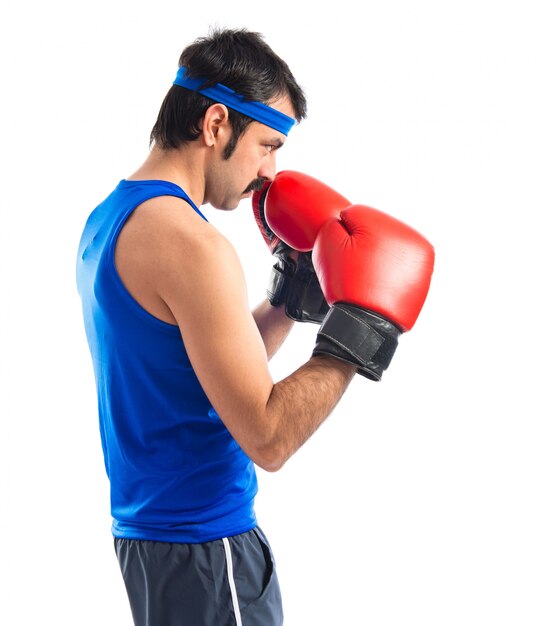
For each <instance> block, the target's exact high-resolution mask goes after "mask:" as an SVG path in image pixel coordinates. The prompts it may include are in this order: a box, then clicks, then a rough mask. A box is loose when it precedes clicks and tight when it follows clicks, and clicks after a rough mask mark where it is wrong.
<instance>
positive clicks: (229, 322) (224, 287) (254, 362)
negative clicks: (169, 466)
mask: <svg viewBox="0 0 539 626" xmlns="http://www.w3.org/2000/svg"><path fill="white" fill-rule="evenodd" d="M175 200H176V199H160V200H159V201H155V202H153V203H151V204H149V206H146V208H145V209H143V210H142V211H139V210H137V212H138V213H139V215H138V218H137V220H136V221H134V222H133V224H131V225H129V224H128V225H126V226H127V227H128V232H127V233H125V234H128V235H129V238H128V237H126V238H125V243H126V246H125V248H124V251H123V253H122V255H121V257H122V258H121V260H122V263H120V265H121V267H124V268H125V267H129V264H130V262H131V261H130V257H131V256H132V255H136V272H134V273H133V277H134V279H133V280H134V283H133V284H132V285H131V287H132V289H133V290H134V291H133V292H134V293H137V294H138V296H137V297H138V298H139V301H144V298H145V296H148V297H147V299H146V301H147V302H152V303H159V302H161V303H162V305H163V307H165V309H164V310H165V311H166V312H168V314H169V315H170V316H171V319H172V320H175V321H176V323H177V324H178V326H179V329H180V332H181V334H182V338H183V341H184V343H185V347H186V350H187V353H188V355H189V358H190V360H191V363H192V365H193V368H194V370H195V372H196V375H197V378H198V379H199V381H200V384H201V385H202V387H203V389H204V391H205V392H206V394H207V396H208V398H209V400H210V402H211V403H212V406H213V407H214V408H215V410H216V411H217V413H218V414H219V416H220V418H221V419H222V421H223V423H224V424H225V425H226V427H227V428H228V430H229V431H230V433H231V434H232V436H233V437H234V438H235V439H236V441H237V442H238V444H239V445H240V446H241V447H242V448H243V450H244V451H245V453H246V454H247V455H248V456H250V457H251V459H252V460H253V461H254V462H255V463H256V464H257V465H259V466H260V467H262V468H264V469H266V470H268V471H275V470H277V469H279V468H280V467H281V466H282V465H283V463H285V462H286V461H287V459H289V458H290V456H292V454H294V453H295V452H296V451H297V450H298V448H299V447H300V446H301V445H302V444H303V443H304V442H305V441H306V440H307V439H308V438H309V437H310V436H311V435H312V434H313V432H314V431H315V430H316V429H317V428H318V427H319V426H320V424H321V423H322V422H323V421H324V420H325V419H326V417H327V416H328V415H329V413H330V412H331V411H332V410H333V408H334V406H335V405H336V403H337V402H338V401H339V399H340V397H341V396H342V393H343V392H344V390H345V389H346V387H347V386H348V384H349V382H350V380H351V379H352V377H353V376H354V372H355V369H354V367H353V366H351V365H349V364H348V363H344V362H341V361H339V360H336V359H333V358H332V357H319V356H317V357H313V358H311V359H310V360H309V361H308V362H307V363H305V364H304V365H303V366H302V367H300V368H299V369H298V370H297V371H296V372H294V373H293V374H291V375H290V376H288V377H287V378H285V379H284V380H282V381H280V382H277V383H276V384H275V383H274V381H273V380H272V377H271V374H270V371H269V367H268V352H269V353H270V354H271V353H272V352H273V351H274V350H275V349H276V347H277V346H278V345H279V344H280V342H281V341H282V339H283V337H284V336H285V334H286V332H287V330H288V329H289V327H290V325H291V322H290V321H289V320H287V319H286V317H285V316H284V315H283V312H282V311H279V309H276V310H275V311H271V310H270V309H269V308H265V307H266V305H263V306H264V308H265V310H264V309H263V310H262V313H263V314H262V315H260V314H259V315H257V316H256V317H257V321H258V322H259V323H260V324H261V327H262V334H261V332H260V330H259V328H258V327H257V323H256V322H255V317H254V316H253V314H252V312H251V310H250V308H249V304H248V298H247V288H246V284H245V278H244V275H243V270H242V268H241V265H240V262H239V259H238V257H237V254H236V252H235V250H234V248H233V247H232V246H231V244H230V242H228V241H227V240H226V239H225V238H224V237H223V236H222V235H221V234H220V233H219V232H218V231H217V230H216V229H215V228H214V227H213V226H211V225H210V224H208V223H207V222H205V221H203V220H202V219H201V218H200V217H199V216H198V215H197V214H196V213H195V212H194V211H192V210H190V209H189V208H188V207H187V210H185V207H183V206H182V205H181V203H180V207H178V203H177V202H175ZM182 209H183V210H182ZM125 228H126V227H124V229H125ZM119 260H120V259H119ZM259 313H260V312H259ZM265 316H267V317H265ZM274 316H281V317H280V321H278V323H275V318H274ZM264 317H265V321H264ZM163 319H167V318H166V317H165V316H164V317H163ZM271 320H272V321H271ZM264 329H265V330H264ZM263 335H265V336H264V337H263ZM265 342H266V343H265Z"/></svg>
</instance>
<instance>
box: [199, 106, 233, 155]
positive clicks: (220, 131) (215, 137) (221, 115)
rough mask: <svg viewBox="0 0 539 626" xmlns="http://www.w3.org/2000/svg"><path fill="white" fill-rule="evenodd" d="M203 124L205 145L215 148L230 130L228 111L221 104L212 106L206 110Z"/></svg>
mask: <svg viewBox="0 0 539 626" xmlns="http://www.w3.org/2000/svg"><path fill="white" fill-rule="evenodd" d="M201 123H202V127H201V130H202V137H203V139H204V143H205V144H206V145H207V146H214V145H215V144H216V143H217V142H219V141H221V139H222V138H223V136H224V135H226V134H227V131H228V129H229V121H228V109H227V108H226V106H225V105H224V104H221V103H219V102H216V103H215V104H212V105H211V106H210V107H208V109H207V110H206V113H205V114H204V117H203V118H202V122H201Z"/></svg>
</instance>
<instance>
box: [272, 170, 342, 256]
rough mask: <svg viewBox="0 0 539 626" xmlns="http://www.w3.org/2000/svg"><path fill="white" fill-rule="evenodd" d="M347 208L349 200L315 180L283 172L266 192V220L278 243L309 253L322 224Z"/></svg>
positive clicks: (295, 173) (305, 175) (290, 172)
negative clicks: (282, 242)
mask: <svg viewBox="0 0 539 626" xmlns="http://www.w3.org/2000/svg"><path fill="white" fill-rule="evenodd" d="M349 205H350V201H349V200H347V199H346V198H345V197H344V196H342V195H341V194H340V193H338V192H336V191H335V190H334V189H332V188H331V187H329V186H328V185H326V184H324V183H322V182H320V181H319V180H317V179H316V178H313V177H312V176H308V175H307V174H302V173H301V172H294V171H292V170H285V171H283V172H279V173H278V174H277V175H276V176H275V179H274V180H273V182H272V183H271V185H270V186H269V187H268V188H267V190H266V196H265V218H266V221H267V224H268V226H269V228H270V230H271V231H272V232H273V233H275V235H276V236H277V237H278V238H279V239H280V240H281V241H284V242H285V243H286V244H288V245H289V246H290V247H291V248H293V249H294V250H299V251H300V252H309V251H310V250H312V248H313V245H314V242H315V239H316V236H317V234H318V232H319V230H320V228H321V227H322V225H323V224H325V222H326V221H327V220H328V219H329V218H330V217H334V216H337V215H338V214H339V212H340V211H341V210H342V209H344V208H345V207H347V206H349Z"/></svg>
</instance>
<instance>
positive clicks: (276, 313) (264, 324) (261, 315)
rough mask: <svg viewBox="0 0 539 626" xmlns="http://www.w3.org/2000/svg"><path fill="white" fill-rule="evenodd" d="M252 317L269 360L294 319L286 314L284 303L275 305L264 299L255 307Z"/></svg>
mask: <svg viewBox="0 0 539 626" xmlns="http://www.w3.org/2000/svg"><path fill="white" fill-rule="evenodd" d="M253 318H254V320H255V323H256V325H257V327H258V331H259V332H260V335H261V337H262V340H263V341H264V345H265V346H266V353H267V355H268V361H269V360H270V359H271V357H272V356H273V355H274V354H275V353H276V352H277V350H279V348H280V347H281V345H282V344H283V341H284V340H285V339H286V338H287V337H288V335H289V333H290V331H291V330H292V327H293V326H294V321H293V320H291V319H290V318H289V317H287V316H286V313H285V312H284V305H282V306H279V307H275V306H272V305H271V304H270V303H269V301H268V300H264V301H263V302H261V303H260V304H259V305H258V306H257V307H256V309H255V310H254V311H253Z"/></svg>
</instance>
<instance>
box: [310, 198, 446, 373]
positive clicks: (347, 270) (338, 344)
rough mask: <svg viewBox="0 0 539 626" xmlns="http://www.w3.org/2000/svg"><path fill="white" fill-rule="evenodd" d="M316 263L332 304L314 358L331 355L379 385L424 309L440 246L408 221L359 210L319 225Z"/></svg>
mask: <svg viewBox="0 0 539 626" xmlns="http://www.w3.org/2000/svg"><path fill="white" fill-rule="evenodd" d="M313 264H314V267H315V270H316V273H317V275H318V278H319V281H320V286H321V288H322V292H323V293H324V296H325V297H326V300H327V302H328V304H329V305H331V308H330V311H329V312H328V314H327V315H326V317H325V319H324V321H323V323H322V325H321V327H320V330H319V332H318V335H317V341H316V346H315V349H314V351H313V354H331V355H332V356H334V357H337V358H339V359H342V360H344V361H348V362H350V363H353V364H354V365H356V367H357V371H358V373H359V374H362V375H363V376H365V377H367V378H369V379H371V380H380V379H381V377H382V374H383V372H384V371H385V370H386V369H387V367H388V366H389V363H390V362H391V359H392V357H393V354H394V353H395V350H396V348H397V345H398V340H399V336H400V335H401V334H402V333H403V332H406V331H409V330H410V329H411V328H412V327H413V325H414V324H415V322H416V319H417V317H418V315H419V313H420V311H421V308H422V307H423V304H424V302H425V299H426V297H427V293H428V290H429V286H430V281H431V276H432V272H433V269H434V248H433V247H432V245H431V244H430V243H429V242H428V241H427V240H426V239H425V238H424V237H423V236H422V235H421V234H420V233H418V232H417V231H416V230H414V229H413V228H410V227H409V226H407V225H406V224H404V223H403V222H401V221H399V220H397V219H395V218H393V217H391V216H389V215H386V214H385V213H383V212H381V211H378V210H377V209H373V208H371V207H367V206H362V205H353V206H350V207H347V208H346V209H344V210H343V211H341V212H340V215H339V216H337V217H332V218H330V219H329V220H327V221H326V223H325V224H324V225H323V226H322V227H321V229H320V231H319V233H318V235H317V237H316V240H315V243H314V247H313Z"/></svg>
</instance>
